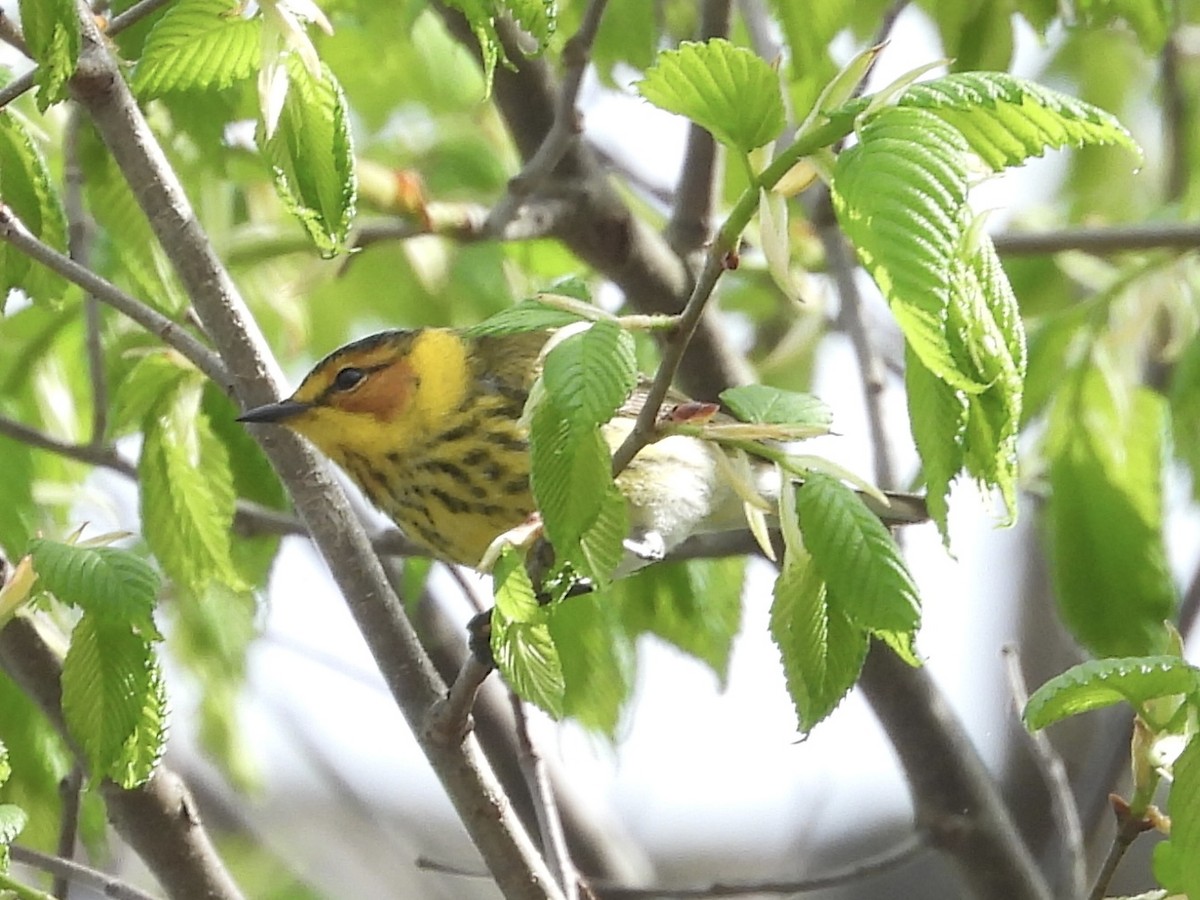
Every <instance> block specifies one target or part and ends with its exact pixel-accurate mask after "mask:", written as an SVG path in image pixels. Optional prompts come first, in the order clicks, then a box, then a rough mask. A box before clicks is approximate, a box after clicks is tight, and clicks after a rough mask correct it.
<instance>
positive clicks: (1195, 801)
mask: <svg viewBox="0 0 1200 900" xmlns="http://www.w3.org/2000/svg"><path fill="white" fill-rule="evenodd" d="M1167 812H1169V813H1170V815H1171V839H1170V840H1169V841H1165V842H1163V843H1161V844H1159V845H1158V846H1157V847H1155V848H1154V874H1155V876H1156V877H1157V878H1158V881H1159V883H1160V884H1161V885H1162V886H1163V887H1165V888H1167V890H1168V891H1169V892H1170V893H1171V894H1173V895H1174V894H1178V895H1180V896H1184V897H1200V865H1197V864H1196V860H1200V738H1197V737H1195V736H1193V737H1192V739H1191V740H1190V741H1188V744H1187V746H1186V747H1184V748H1183V752H1182V753H1181V754H1180V755H1179V758H1178V759H1176V760H1175V765H1174V766H1173V767H1172V770H1171V795H1170V797H1169V798H1168V800H1167Z"/></svg>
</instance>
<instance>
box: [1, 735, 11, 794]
mask: <svg viewBox="0 0 1200 900" xmlns="http://www.w3.org/2000/svg"><path fill="white" fill-rule="evenodd" d="M11 774H12V766H11V765H9V762H8V747H6V746H4V741H0V786H3V785H4V782H6V781H8V776H9V775H11Z"/></svg>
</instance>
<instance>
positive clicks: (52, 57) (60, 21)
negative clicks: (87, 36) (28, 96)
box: [20, 0, 82, 112]
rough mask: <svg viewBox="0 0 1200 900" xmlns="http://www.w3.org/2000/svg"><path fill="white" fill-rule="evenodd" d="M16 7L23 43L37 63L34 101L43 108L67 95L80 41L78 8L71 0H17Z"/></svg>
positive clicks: (43, 109)
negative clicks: (19, 17)
mask: <svg viewBox="0 0 1200 900" xmlns="http://www.w3.org/2000/svg"><path fill="white" fill-rule="evenodd" d="M20 10H21V26H22V28H23V29H24V33H25V45H26V46H27V47H28V48H29V52H30V53H31V54H32V55H33V58H34V59H35V60H36V61H37V63H38V67H37V72H36V78H37V84H38V94H37V105H38V109H39V110H40V111H41V112H45V111H46V109H47V108H48V107H49V106H51V104H54V103H59V102H61V101H63V100H65V99H67V82H68V81H69V80H70V78H71V76H72V75H74V74H75V64H76V63H77V62H78V60H79V48H80V46H81V44H82V38H81V37H80V33H79V11H78V10H77V9H76V8H75V4H74V2H73V0H20Z"/></svg>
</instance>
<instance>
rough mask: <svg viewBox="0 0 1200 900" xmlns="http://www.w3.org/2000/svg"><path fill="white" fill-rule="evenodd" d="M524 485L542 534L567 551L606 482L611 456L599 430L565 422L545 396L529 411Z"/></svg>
mask: <svg viewBox="0 0 1200 900" xmlns="http://www.w3.org/2000/svg"><path fill="white" fill-rule="evenodd" d="M529 448H530V460H531V464H532V469H531V472H530V485H531V487H532V488H533V496H534V498H535V500H536V501H537V507H538V511H539V512H540V513H541V515H542V521H543V523H544V525H545V529H546V537H547V538H549V540H550V543H551V544H553V545H554V546H555V547H558V548H562V550H560V552H566V553H568V554H569V552H570V551H569V550H567V548H571V547H574V546H575V544H577V543H578V541H579V538H580V536H581V535H582V534H583V533H584V531H586V530H587V528H588V526H590V525H591V524H592V522H594V521H595V520H596V516H597V515H599V513H600V509H601V507H602V506H603V505H604V501H605V499H606V497H607V496H608V492H609V489H610V488H611V485H612V456H611V454H610V453H609V449H608V445H607V444H605V443H604V439H603V438H602V437H601V436H600V432H599V429H596V428H590V429H587V430H578V429H575V428H572V427H571V424H570V422H569V420H568V419H567V413H565V412H563V411H561V410H560V409H559V407H558V404H557V403H555V402H554V401H553V400H552V399H551V398H549V397H547V398H545V399H544V400H543V402H542V403H540V404H538V406H537V408H536V409H535V410H534V414H533V420H532V423H531V427H530V432H529Z"/></svg>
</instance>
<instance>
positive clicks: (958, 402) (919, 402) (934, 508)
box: [904, 346, 970, 544]
mask: <svg viewBox="0 0 1200 900" xmlns="http://www.w3.org/2000/svg"><path fill="white" fill-rule="evenodd" d="M904 385H905V388H906V394H907V397H908V420H909V426H910V428H911V429H912V436H913V440H914V441H915V442H916V445H917V450H918V452H919V453H920V455H921V473H922V475H923V476H924V478H925V487H926V492H925V501H926V503H927V504H928V505H929V516H930V518H932V519H933V521H934V522H936V523H937V527H938V531H940V532H941V535H942V542H943V543H944V544H948V543H949V540H950V535H949V522H948V518H949V513H950V507H949V504H948V500H949V496H950V484H951V482H953V480H954V479H955V477H957V475H958V473H959V472H960V471H961V470H962V468H963V465H964V455H963V454H964V446H965V443H966V432H967V418H968V415H969V409H970V407H969V404H968V402H967V394H966V393H964V392H963V391H957V390H955V389H954V388H952V387H950V385H948V384H946V382H944V381H942V379H940V378H938V377H937V376H936V375H934V374H933V373H932V372H930V371H929V369H927V368H925V364H924V363H923V362H921V359H920V357H918V356H917V355H916V353H914V352H913V349H912V347H911V346H907V347H905V359H904Z"/></svg>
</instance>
